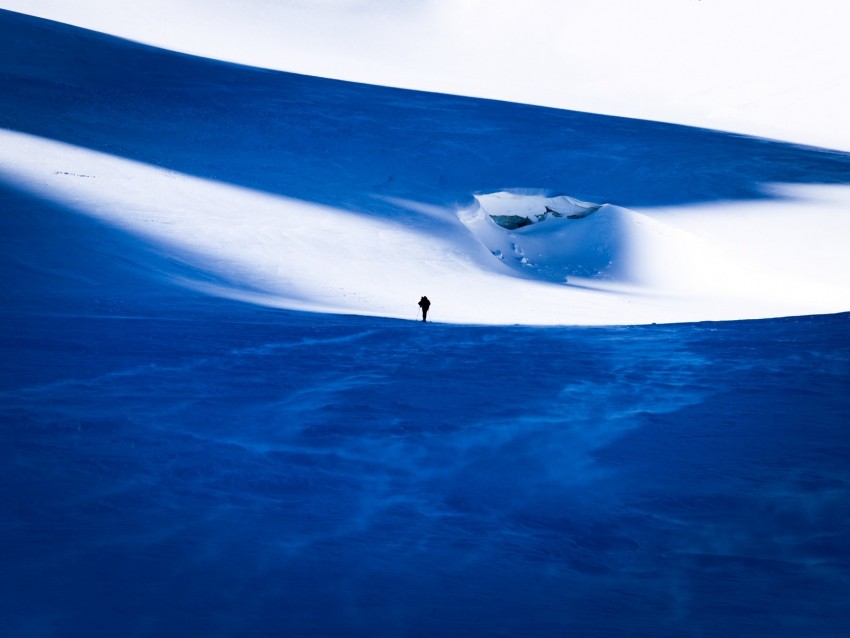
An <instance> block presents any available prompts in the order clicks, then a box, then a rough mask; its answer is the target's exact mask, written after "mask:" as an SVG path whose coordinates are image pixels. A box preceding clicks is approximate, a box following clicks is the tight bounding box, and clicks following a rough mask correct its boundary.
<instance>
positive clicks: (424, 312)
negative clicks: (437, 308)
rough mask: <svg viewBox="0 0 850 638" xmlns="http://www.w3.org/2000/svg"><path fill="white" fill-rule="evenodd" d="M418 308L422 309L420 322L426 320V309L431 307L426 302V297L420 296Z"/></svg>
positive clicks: (429, 303) (428, 302)
mask: <svg viewBox="0 0 850 638" xmlns="http://www.w3.org/2000/svg"><path fill="white" fill-rule="evenodd" d="M419 307H420V308H422V321H427V320H428V308H430V307H431V302H430V301H429V300H428V297H426V296H424V295H423V296H422V299H420V300H419Z"/></svg>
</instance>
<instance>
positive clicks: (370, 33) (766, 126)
mask: <svg viewBox="0 0 850 638" xmlns="http://www.w3.org/2000/svg"><path fill="white" fill-rule="evenodd" d="M0 6H2V7H3V8H6V9H10V10H13V11H21V12H24V13H28V14H31V15H37V16H41V17H45V18H49V19H53V20H59V21H61V22H66V23H69V24H74V25H76V26H81V27H85V28H89V29H94V30H96V31H101V32H104V33H111V34H114V35H119V36H122V37H126V38H130V39H133V40H137V41H140V42H146V43H149V44H154V45H157V46H161V47H164V48H167V49H171V50H176V51H185V52H189V53H194V54H198V55H202V56H205V57H211V58H218V59H224V60H229V61H234V62H239V63H242V64H248V65H252V66H259V67H264V68H271V69H277V70H283V71H293V72H297V73H304V74H308V75H317V76H322V77H330V78H337V79H345V80H353V81H357V82H366V83H369V84H379V85H386V86H398V87H404V88H413V89H420V90H428V91H437V92H442V93H450V94H456V95H470V96H475V97H487V98H494V99H500V100H509V101H513V102H522V103H528V104H539V105H544V106H552V107H556V108H562V109H577V110H582V111H589V112H595V113H606V114H611V115H621V116H626V117H636V118H642V119H651V120H658V121H665V122H675V123H680V124H688V125H693V126H704V127H709V128H715V129H721V130H728V131H735V132H739V133H745V134H751V135H761V136H766V137H771V138H777V139H782V140H788V141H794V142H799V143H805V144H814V145H819V146H824V147H829V148H837V149H842V150H845V151H850V131H848V128H847V127H846V126H845V122H846V115H845V114H846V113H847V110H848V106H850V85H848V83H847V82H846V78H847V77H848V76H850V43H848V41H847V38H846V34H845V27H846V25H847V24H848V23H850V4H848V3H847V2H846V1H845V0H818V1H817V2H807V1H806V0H773V1H771V2H768V1H767V0H752V1H750V2H740V1H739V0H651V1H650V2H634V1H633V0H569V1H568V2H564V1H561V0H529V1H528V2H522V3H520V2H499V3H498V4H497V5H493V3H492V2H490V1H489V0H463V1H462V2H459V1H457V0H424V1H419V2H406V1H382V2H374V1H372V0H321V1H309V2H308V1H303V0H298V1H291V2H269V1H267V0H247V1H243V2H238V3H235V2H229V1H226V0H205V1H204V2H200V1H199V0H134V1H133V2H132V3H110V2H104V1H103V0H76V1H75V2H73V3H69V2H66V1H64V0H4V1H3V2H2V3H0Z"/></svg>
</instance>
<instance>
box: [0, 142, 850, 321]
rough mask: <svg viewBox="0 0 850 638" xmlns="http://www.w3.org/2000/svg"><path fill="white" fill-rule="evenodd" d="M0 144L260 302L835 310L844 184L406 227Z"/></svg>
mask: <svg viewBox="0 0 850 638" xmlns="http://www.w3.org/2000/svg"><path fill="white" fill-rule="evenodd" d="M0 140H2V143H0V149H2V150H0V172H1V173H2V176H3V179H5V180H6V181H7V182H9V183H10V184H14V185H15V186H17V187H22V188H24V189H25V190H28V191H29V192H31V193H33V194H36V195H38V196H40V197H44V198H46V199H49V200H52V201H56V202H57V203H61V204H63V205H65V206H68V207H70V208H72V209H74V210H77V211H79V212H80V214H86V215H90V216H93V217H95V218H97V219H99V220H101V221H102V222H104V223H106V224H108V225H110V226H113V227H117V228H121V229H123V230H124V231H126V232H127V233H128V241H137V239H133V238H134V237H135V238H141V239H142V240H143V241H145V242H150V243H153V244H154V245H156V246H159V247H160V249H161V251H164V252H165V253H167V254H170V255H172V256H173V257H174V258H175V259H177V260H179V261H181V262H183V263H187V264H189V265H190V266H192V267H193V268H196V269H197V271H198V273H199V276H198V278H197V279H192V278H187V277H186V276H185V274H182V273H181V274H177V273H173V274H172V275H171V278H172V280H173V282H174V283H175V284H176V285H184V286H189V287H193V288H196V289H201V290H204V291H206V292H209V293H212V294H216V295H221V296H225V297H229V298H234V299H241V300H244V301H247V302H251V303H259V304H262V305H266V306H272V307H282V308H291V309H299V310H310V311H323V312H335V313H351V314H363V315H378V316H386V317H397V318H403V319H415V318H416V317H417V315H418V308H417V307H416V301H417V300H418V299H419V297H420V296H421V295H423V294H427V295H428V296H429V297H430V298H431V300H432V302H433V303H434V305H433V307H432V312H431V318H432V319H433V320H435V321H440V322H456V323H474V324H515V323H521V324H532V325H551V324H581V325H611V324H639V323H669V322H683V321H699V320H709V319H710V320H720V319H742V318H757V317H770V316H785V315H795V314H811V313H829V312H839V311H842V310H844V309H846V308H848V307H850V283H848V281H847V273H848V272H850V257H848V253H847V251H845V250H844V237H846V236H848V233H850V215H848V214H847V210H848V205H850V188H847V187H838V186H832V187H826V186H822V187H799V186H798V187H793V188H791V187H781V188H783V189H784V190H783V193H785V196H786V199H780V200H777V201H775V202H771V203H740V204H729V205H727V206H726V207H725V208H724V211H725V212H724V213H723V214H720V215H716V216H715V215H712V214H707V212H706V211H704V210H703V211H695V210H691V208H690V207H674V208H668V209H660V211H659V213H658V214H655V213H654V212H651V211H634V210H628V209H625V208H622V207H619V206H613V205H603V206H602V207H601V208H599V209H598V210H596V211H595V212H592V213H590V214H587V215H586V216H584V217H582V218H580V219H569V218H566V217H564V218H554V217H550V218H548V219H546V220H545V221H541V222H538V223H535V224H532V225H529V226H525V227H523V228H519V229H515V230H507V229H505V228H502V227H500V226H497V225H496V224H495V223H494V222H493V220H492V218H491V217H490V213H488V210H487V209H486V208H485V206H487V205H489V206H491V208H492V207H494V206H495V209H496V210H497V211H498V212H505V211H507V210H516V211H519V212H520V213H523V212H525V213H526V214H528V213H529V212H530V211H534V210H538V209H539V208H540V206H545V202H547V201H548V202H550V203H551V202H552V201H554V200H552V199H551V198H548V199H547V198H546V197H543V196H542V195H532V194H529V192H530V191H526V192H525V193H524V194H511V193H499V194H496V195H495V196H490V197H489V198H488V197H487V196H484V195H479V198H478V200H474V201H476V203H475V204H474V205H473V206H471V207H470V208H468V209H463V210H456V209H452V208H449V207H439V206H425V205H422V204H417V203H415V202H405V201H402V200H390V201H389V203H391V204H393V205H394V206H397V207H398V208H399V210H402V209H404V210H406V211H407V212H414V213H416V214H417V216H416V218H415V219H416V223H415V224H411V223H403V222H399V221H394V220H393V219H392V218H388V217H369V216H368V215H361V214H355V213H352V212H349V211H345V210H341V209H337V208H333V207H328V206H322V205H318V204H314V203H308V202H303V201H299V200H295V199H291V198H285V197H279V196H273V195H269V194H266V193H260V192H258V191H253V190H251V189H246V188H241V187H235V186H230V185H225V184H222V183H218V182H212V181H209V180H203V179H200V178H196V177H192V176H188V175H183V174H179V173H176V172H174V171H170V170H163V169H160V168H156V167H152V166H148V165H145V164H142V163H139V162H134V161H130V160H126V159H121V158H117V157H114V156H110V155H107V154H103V153H98V152H95V151H91V150H87V149H82V148H79V147H74V146H71V145H67V144H63V143H59V142H53V141H48V140H45V139H41V138H37V137H34V136H30V135H26V134H20V133H12V132H9V131H4V132H2V133H1V134H0ZM777 188H780V187H777ZM792 196H794V197H796V198H797V200H800V201H802V202H803V203H800V201H795V200H794V199H791V197H792ZM803 198H805V199H803ZM559 201H561V202H563V201H565V200H563V199H561V200H559ZM482 202H483V204H482ZM496 202H498V205H496ZM727 209H728V210H727ZM582 210H584V211H585V212H586V210H585V209H584V208H582ZM532 214H533V213H532ZM582 214H584V213H582ZM739 219H740V220H744V221H743V223H740V224H739V223H737V220H739ZM766 228H767V229H769V230H767V231H765V229H766ZM766 240H767V241H766ZM499 254H500V255H501V256H498V255H499ZM210 275H212V276H213V277H215V279H216V280H217V282H219V283H210V281H209V280H210V277H209V276H210ZM163 276H167V274H166V275H163Z"/></svg>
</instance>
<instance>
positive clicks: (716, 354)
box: [0, 300, 850, 638]
mask: <svg viewBox="0 0 850 638" xmlns="http://www.w3.org/2000/svg"><path fill="white" fill-rule="evenodd" d="M435 303H438V300H435ZM848 327H850V316H848V315H838V316H829V317H817V318H796V319H785V320H771V321H754V322H739V323H725V324H696V325H679V326H663V327H662V326H654V327H653V326H650V327H624V328H608V329H605V328H603V329H569V328H564V329H530V328H519V327H517V328H483V327H480V328H479V327H454V326H441V325H438V324H431V325H422V324H418V323H414V322H407V323H405V322H394V321H388V320H376V319H364V318H347V317H329V316H308V315H300V314H289V313H272V312H263V311H256V310H251V309H248V308H241V307H238V306H231V305H228V304H222V305H216V304H212V305H205V304H203V303H200V304H199V305H198V306H197V307H192V305H191V304H189V305H188V306H187V307H183V308H177V309H174V308H173V307H172V308H171V310H170V311H169V312H166V313H163V314H162V315H155V316H146V315H145V314H144V313H139V314H134V315H131V316H128V315H110V314H108V313H92V314H89V315H83V314H75V315H65V316H58V315H50V314H43V315H40V316H34V315H15V314H12V315H9V314H7V315H5V316H4V333H5V334H4V339H3V342H2V352H1V353H0V356H2V359H3V361H5V362H6V364H5V365H4V366H3V370H2V372H3V377H2V394H0V397H2V398H1V399H0V401H2V406H1V407H0V426H1V427H0V502H2V505H3V510H2V512H3V514H2V516H0V564H2V565H3V569H2V571H0V634H2V635H4V636H27V637H29V636H63V637H64V636H74V637H77V636H79V637H81V638H82V637H85V638H89V637H91V636H150V637H154V636H156V637H162V636H181V637H186V636H246V637H248V636H299V637H314V636H316V637H317V636H323V637H324V636H328V637H330V636H386V637H397V636H417V637H418V636H422V637H425V636H428V637H430V636H506V637H508V636H510V637H515V636H552V637H563V636H683V635H687V636H719V635H734V636H765V637H767V636H770V637H771V638H775V637H777V636H794V637H799V636H820V637H823V636H835V637H836V638H837V637H839V636H841V637H843V636H846V635H848V629H850V607H848V605H847V600H848V593H850V551H848V548H847V538H848V532H850V506H849V505H848V504H850V469H848V468H850V434H848V423H850V392H848V390H850V383H848V379H850V376H848V375H850V337H848ZM10 364H11V365H10Z"/></svg>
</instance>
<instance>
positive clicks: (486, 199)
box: [460, 191, 728, 290]
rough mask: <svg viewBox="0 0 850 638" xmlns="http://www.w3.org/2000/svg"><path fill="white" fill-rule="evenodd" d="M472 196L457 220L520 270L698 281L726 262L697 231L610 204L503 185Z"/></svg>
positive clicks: (680, 283)
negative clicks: (503, 188) (520, 190)
mask: <svg viewBox="0 0 850 638" xmlns="http://www.w3.org/2000/svg"><path fill="white" fill-rule="evenodd" d="M475 200H476V204H475V205H473V206H472V207H470V208H469V209H466V210H464V211H461V214H460V218H461V221H463V222H464V224H466V226H467V228H469V230H470V231H471V232H472V234H473V235H474V236H475V237H476V238H477V239H478V240H479V241H480V242H481V243H482V244H483V245H484V246H485V247H486V248H487V250H489V251H490V253H492V255H493V256H494V257H495V258H497V259H499V260H501V261H502V262H504V263H505V264H507V265H508V266H510V267H511V268H513V269H514V270H515V271H517V272H518V273H519V274H520V276H523V277H529V278H535V279H542V280H544V281H548V282H559V283H569V282H570V281H571V280H572V279H573V278H580V279H593V280H597V281H605V282H610V283H618V284H624V285H630V286H640V287H645V288H650V287H651V288H654V289H663V290H681V289H686V288H693V287H695V286H699V287H700V288H701V289H702V288H704V287H706V286H710V282H711V279H712V278H713V277H714V276H716V275H717V273H718V272H719V271H720V270H722V269H723V264H724V263H726V264H728V260H726V259H723V258H721V256H720V255H718V254H717V253H716V251H714V250H712V249H711V248H710V247H708V246H707V245H705V244H704V243H703V242H702V241H700V239H699V238H698V237H696V236H695V235H693V234H691V233H689V232H686V231H684V230H681V229H678V228H675V227H673V226H670V225H668V224H666V223H664V222H661V221H658V220H656V219H653V218H652V217H649V216H648V215H645V214H642V213H639V212H636V211H634V210H630V209H628V208H623V207H620V206H615V205H613V204H602V205H600V204H591V203H589V202H583V201H580V200H577V199H574V198H572V197H569V196H566V195H561V196H558V197H544V196H540V195H526V194H520V193H512V192H506V191H501V192H498V193H490V194H483V195H476V196H475Z"/></svg>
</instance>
